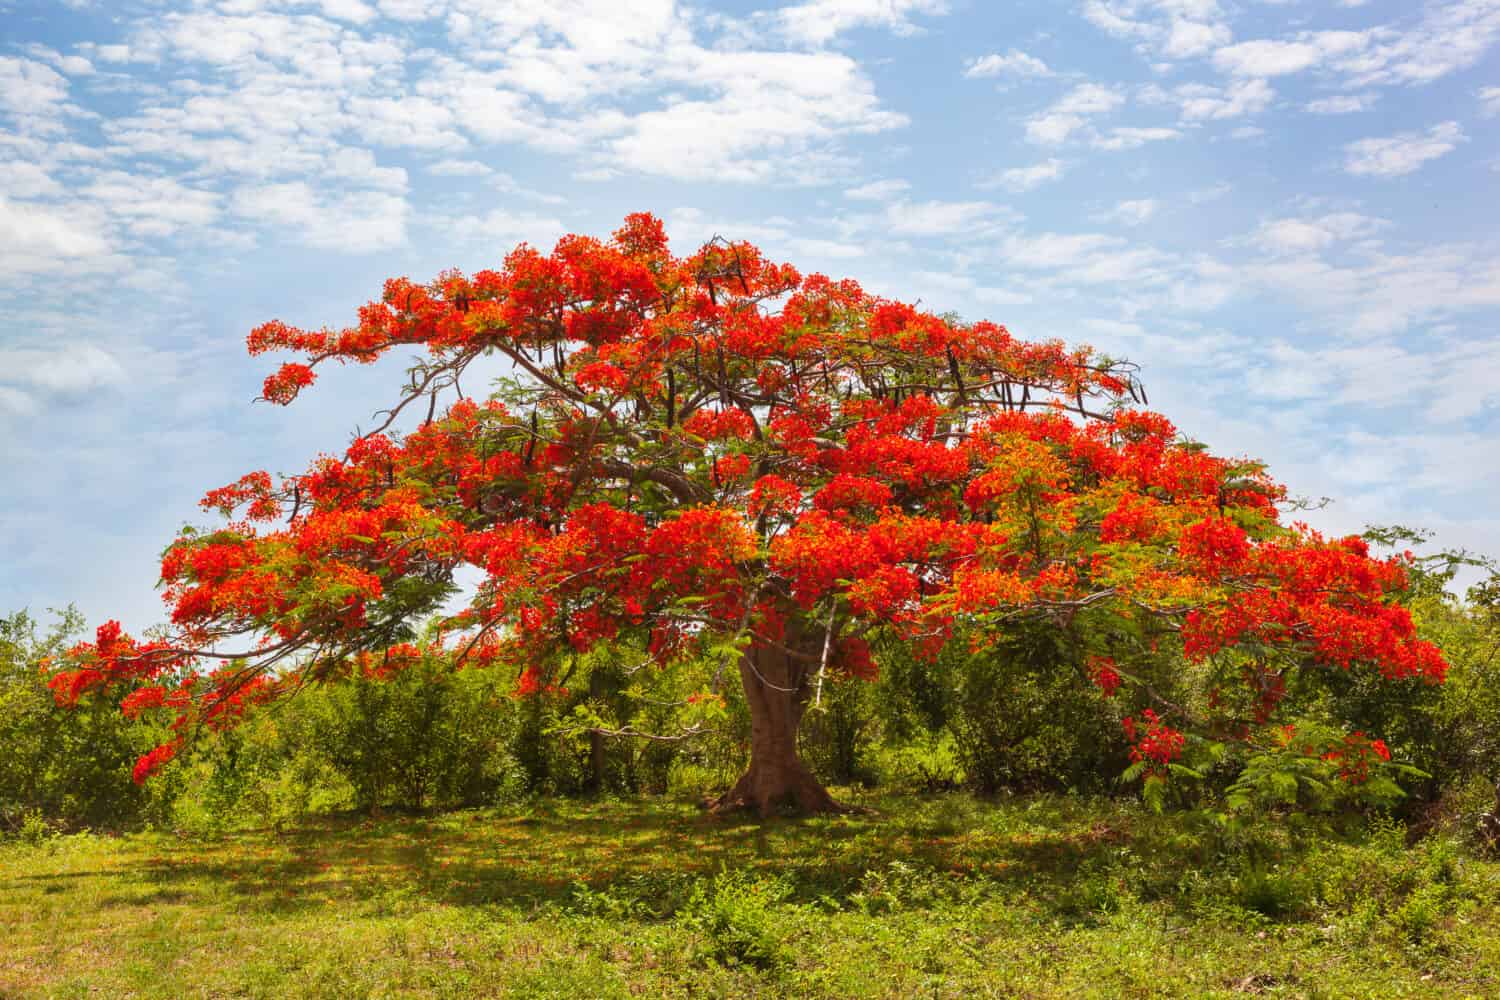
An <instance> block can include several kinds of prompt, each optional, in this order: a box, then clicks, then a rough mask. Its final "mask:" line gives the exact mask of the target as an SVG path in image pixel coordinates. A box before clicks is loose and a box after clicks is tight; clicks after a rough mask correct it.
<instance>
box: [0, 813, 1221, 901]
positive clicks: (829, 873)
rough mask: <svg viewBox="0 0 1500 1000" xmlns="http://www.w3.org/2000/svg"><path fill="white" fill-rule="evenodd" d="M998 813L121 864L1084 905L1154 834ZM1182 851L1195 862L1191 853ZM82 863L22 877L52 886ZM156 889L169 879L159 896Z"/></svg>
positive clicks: (296, 882)
mask: <svg viewBox="0 0 1500 1000" xmlns="http://www.w3.org/2000/svg"><path fill="white" fill-rule="evenodd" d="M976 817H978V819H976ZM982 818H983V817H982V816H980V815H979V814H977V813H971V814H970V815H968V816H966V817H960V818H958V819H954V818H952V817H949V818H944V817H943V816H938V817H936V818H923V817H921V816H918V817H915V818H913V817H909V816H895V817H882V816H878V815H874V814H859V813H856V814H851V815H848V816H840V817H836V818H831V819H818V820H809V821H799V820H794V819H780V818H773V819H770V820H765V821H762V820H758V819H754V818H749V817H743V816H722V817H721V816H713V815H706V814H697V815H695V814H692V813H685V812H684V811H682V810H681V809H677V808H666V807H662V806H659V805H653V804H651V803H640V802H632V803H611V802H606V803H595V804H591V805H579V804H565V805H563V806H561V807H552V806H549V805H544V806H541V807H538V808H534V809H531V810H529V811H525V812H521V813H516V814H510V815H504V814H501V815H488V814H475V813H461V814H449V815H446V816H434V817H409V816H396V817H384V818H380V819H375V820H372V819H368V818H357V817H334V818H325V819H323V820H320V821H318V822H315V823H312V824H309V825H307V826H305V827H303V828H300V829H297V830H295V831H292V832H290V833H287V834H283V835H279V836H278V835H274V834H269V833H265V832H261V833H237V834H233V835H230V836H228V837H226V838H224V839H222V840H220V841H217V842H213V843H193V842H183V843H181V844H180V845H169V846H168V847H167V848H166V849H164V850H159V851H158V852H157V856H155V857H152V858H150V859H146V860H144V861H142V862H140V863H138V864H134V865H132V866H131V867H130V868H129V869H128V870H126V871H124V872H120V873H119V875H120V876H121V877H127V878H128V884H127V885H126V886H124V887H123V891H121V892H119V893H117V894H115V897H114V898H117V900H118V902H114V903H112V904H111V905H120V906H128V905H141V904H149V903H151V902H163V903H169V902H180V901H186V900H188V899H189V898H192V899H193V900H194V901H200V900H201V901H206V902H213V901H215V900H218V901H222V902H223V903H225V904H227V905H232V906H233V907H235V908H237V909H250V910H254V911H259V912H266V913H272V914H294V913H297V912H301V911H306V910H310V909H313V908H318V909H326V908H327V907H329V906H330V905H334V906H345V907H353V908H355V910H356V911H358V912H364V913H371V914H382V913H391V912H402V911H405V910H409V909H411V908H414V907H422V906H428V905H432V904H440V905H448V906H466V907H494V908H504V909H510V910H520V911H522V912H525V913H537V914H541V913H543V912H546V911H549V910H550V911H553V912H556V911H559V910H561V911H564V912H570V913H580V914H582V913H590V914H594V915H611V914H612V915H616V916H628V917H630V918H632V919H645V920H651V919H666V918H669V917H670V916H672V915H673V914H674V913H675V912H676V911H677V910H678V909H680V908H681V906H683V905H684V904H685V903H686V901H687V900H688V898H689V897H690V896H691V894H692V891H693V889H694V887H695V886H697V885H698V884H700V883H702V882H703V881H704V880H710V879H713V878H715V877H716V876H717V875H718V873H719V872H721V871H728V872H737V873H740V874H741V876H742V877H745V878H750V879H765V880H775V881H776V882H777V883H778V884H779V886H780V887H781V888H782V889H783V890H785V892H784V895H785V897H786V899H787V900H788V901H789V902H792V903H818V904H820V905H823V906H833V907H838V908H845V907H849V906H865V905H869V904H870V901H871V900H875V901H877V902H879V903H880V905H884V906H902V907H906V908H922V907H930V906H940V905H944V904H951V903H954V902H957V901H961V900H970V901H973V900H976V899H982V898H986V897H999V898H1006V899H1020V898H1024V899H1025V900H1026V901H1027V902H1028V905H1030V906H1034V907H1040V908H1041V909H1042V910H1043V911H1044V912H1046V913H1048V914H1050V915H1051V916H1053V917H1056V918H1059V919H1063V920H1072V919H1075V918H1078V917H1080V916H1086V915H1087V914H1088V913H1089V912H1090V911H1091V910H1094V909H1098V908H1101V907H1102V908H1107V907H1109V906H1110V905H1111V900H1110V898H1109V895H1110V892H1111V891H1113V890H1111V889H1110V884H1111V883H1110V879H1112V878H1113V879H1115V881H1117V882H1118V881H1119V878H1118V877H1117V876H1118V875H1119V874H1120V873H1121V872H1122V871H1123V870H1124V866H1129V865H1131V864H1137V865H1138V864H1140V863H1141V857H1142V854H1143V852H1145V851H1146V850H1147V847H1148V846H1149V845H1144V844H1142V843H1140V842H1138V841H1137V839H1136V838H1135V837H1133V836H1132V835H1131V834H1130V833H1128V832H1127V831H1124V830H1120V829H1116V828H1113V827H1110V826H1109V825H1108V824H1104V823H1097V822H1096V823H1094V824H1093V825H1091V826H1088V827H1083V826H1081V825H1079V824H1076V823H1075V824H1072V825H1069V823H1068V822H1066V821H1065V820H1064V819H1060V818H1057V817H1053V818H1052V819H1051V820H1050V821H1049V820H1044V822H1043V824H1042V825H1041V826H1040V828H1039V827H1038V826H1035V825H1033V826H1031V827H1029V828H1027V829H1025V830H1024V831H1020V832H1012V833H1007V832H1004V831H999V832H997V831H995V830H993V829H987V828H985V827H984V826H983V824H982V822H979V820H982ZM929 819H930V821H929ZM971 821H972V822H971ZM1048 822H1056V823H1057V824H1058V825H1057V828H1055V829H1049V828H1047V823H1048ZM1158 853H1159V852H1158ZM1172 861H1175V863H1176V865H1177V868H1178V869H1179V870H1180V869H1182V868H1185V867H1187V866H1189V865H1190V864H1191V860H1190V859H1188V858H1182V857H1178V858H1175V859H1169V862H1172ZM1153 863H1155V864H1158V865H1160V864H1161V862H1160V860H1159V859H1158V860H1157V861H1155V862H1153ZM66 877H67V876H64V875H52V874H37V875H22V876H19V877H17V878H16V879H14V880H13V881H15V882H16V883H17V884H18V885H32V886H35V885H38V884H47V881H48V880H52V879H61V878H66ZM146 888H149V889H150V890H152V891H151V892H148V893H147V894H146V895H144V896H143V895H141V890H142V889H146ZM44 891H47V890H44Z"/></svg>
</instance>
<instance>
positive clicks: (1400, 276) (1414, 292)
mask: <svg viewBox="0 0 1500 1000" xmlns="http://www.w3.org/2000/svg"><path fill="white" fill-rule="evenodd" d="M1237 273H1238V274H1239V275H1240V276H1241V278H1242V279H1243V280H1245V281H1247V282H1249V283H1252V284H1254V285H1258V286H1262V287H1265V288H1268V289H1271V290H1272V291H1273V292H1274V293H1275V294H1276V295H1278V296H1280V297H1281V300H1282V301H1285V302H1287V303H1289V304H1292V305H1295V306H1296V307H1298V308H1301V309H1304V310H1308V311H1311V312H1313V313H1314V314H1316V315H1318V316H1321V317H1325V322H1326V323H1327V324H1328V325H1329V326H1330V327H1331V328H1332V329H1334V330H1336V331H1337V332H1338V333H1340V334H1341V335H1345V336H1356V337H1362V338H1371V337H1379V336H1389V335H1391V334H1393V333H1399V332H1401V331H1404V330H1406V329H1408V328H1410V327H1411V326H1412V325H1413V324H1416V323H1423V322H1432V321H1434V320H1437V319H1441V318H1444V317H1449V316H1454V315H1457V314H1461V313H1464V312H1469V311H1472V310H1479V309H1493V308H1496V307H1497V306H1500V259H1496V258H1495V257H1494V256H1493V255H1492V254H1490V253H1486V252H1484V251H1483V250H1480V249H1479V248H1476V247H1473V246H1464V245H1453V246H1443V245H1436V246H1428V247H1423V248H1421V249H1419V250H1415V251H1411V252H1406V253H1386V252H1382V251H1381V250H1378V249H1369V250H1365V251H1363V252H1361V253H1359V254H1357V255H1355V258H1354V260H1353V262H1351V263H1347V264H1335V263H1332V262H1330V261H1328V260H1327V259H1325V257H1324V256H1323V255H1321V254H1319V253H1317V252H1312V251H1310V252H1304V253H1293V254H1285V255H1281V256H1276V257H1272V258H1271V259H1269V260H1265V261H1251V262H1249V263H1246V264H1243V265H1241V267H1240V268H1239V269H1238V271H1237Z"/></svg>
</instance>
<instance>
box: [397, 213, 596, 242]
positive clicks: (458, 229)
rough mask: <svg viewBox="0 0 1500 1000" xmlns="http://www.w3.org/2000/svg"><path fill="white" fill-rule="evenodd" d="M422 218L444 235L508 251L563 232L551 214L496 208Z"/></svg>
mask: <svg viewBox="0 0 1500 1000" xmlns="http://www.w3.org/2000/svg"><path fill="white" fill-rule="evenodd" d="M425 221H426V224H428V225H431V226H434V227H436V228H438V229H440V230H441V231H442V232H443V234H444V235H445V237H451V238H453V239H456V240H458V241H460V242H464V243H470V244H479V245H483V246H487V247H489V248H491V249H492V250H494V251H495V252H497V253H503V252H506V251H509V250H510V248H511V247H513V246H515V245H516V244H518V243H530V244H531V245H532V246H534V247H544V248H545V247H550V246H552V244H554V243H556V242H557V240H558V238H559V237H561V236H562V235H563V234H564V233H565V232H567V228H566V227H565V226H564V225H563V224H562V222H561V221H559V220H558V219H556V218H554V217H551V216H545V215H535V214H532V213H530V212H510V211H506V210H505V209H498V208H497V209H494V210H492V211H489V212H486V213H484V214H483V215H472V216H471V215H464V216H454V217H434V218H432V219H429V220H425Z"/></svg>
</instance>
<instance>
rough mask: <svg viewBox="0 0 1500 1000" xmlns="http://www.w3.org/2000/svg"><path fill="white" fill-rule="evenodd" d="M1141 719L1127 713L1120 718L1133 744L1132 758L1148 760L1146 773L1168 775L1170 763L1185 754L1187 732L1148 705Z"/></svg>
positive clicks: (1131, 749)
mask: <svg viewBox="0 0 1500 1000" xmlns="http://www.w3.org/2000/svg"><path fill="white" fill-rule="evenodd" d="M1141 719H1142V720H1143V721H1142V722H1140V723H1137V722H1136V721H1135V719H1134V718H1132V717H1131V716H1128V715H1127V716H1126V717H1125V718H1123V719H1121V720H1120V725H1121V726H1122V727H1123V728H1124V729H1125V738H1126V739H1128V740H1129V741H1130V744H1131V746H1130V759H1131V760H1133V761H1136V762H1143V763H1145V765H1146V773H1147V774H1151V775H1156V776H1165V775H1166V774H1167V765H1168V764H1170V763H1171V762H1172V761H1174V760H1176V759H1177V758H1178V757H1181V756H1182V748H1183V745H1184V744H1185V743H1186V742H1187V736H1186V735H1185V734H1184V733H1182V732H1180V731H1178V730H1176V729H1173V728H1172V727H1171V726H1169V725H1167V724H1166V723H1165V722H1162V721H1161V719H1159V718H1158V717H1157V715H1156V713H1155V712H1154V711H1152V710H1151V709H1149V708H1148V709H1146V710H1145V711H1143V712H1141Z"/></svg>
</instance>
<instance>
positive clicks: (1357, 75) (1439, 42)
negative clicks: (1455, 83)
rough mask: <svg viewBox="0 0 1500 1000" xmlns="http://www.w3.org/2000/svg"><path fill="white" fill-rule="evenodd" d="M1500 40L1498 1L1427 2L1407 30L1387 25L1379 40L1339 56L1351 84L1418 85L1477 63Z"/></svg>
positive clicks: (1499, 7) (1340, 67)
mask: <svg viewBox="0 0 1500 1000" xmlns="http://www.w3.org/2000/svg"><path fill="white" fill-rule="evenodd" d="M1497 41H1500V0H1451V2H1449V3H1429V4H1427V5H1426V6H1425V7H1424V9H1423V14H1422V20H1421V21H1420V22H1419V23H1418V24H1417V25H1416V26H1415V27H1414V28H1410V29H1405V30H1403V29H1389V30H1387V31H1384V32H1382V33H1381V40H1380V41H1379V42H1377V43H1375V44H1372V45H1370V46H1369V47H1368V48H1366V49H1364V50H1362V51H1360V52H1357V53H1355V54H1353V55H1351V56H1348V57H1346V58H1344V59H1342V60H1341V61H1340V64H1339V69H1341V70H1342V71H1343V72H1345V73H1347V74H1348V75H1349V78H1350V82H1351V83H1352V84H1353V85H1354V86H1367V85H1370V84H1420V83H1430V82H1431V81H1433V80H1436V79H1439V78H1441V77H1444V76H1447V75H1448V74H1450V73H1454V72H1457V71H1458V70H1461V69H1467V68H1468V67H1470V66H1473V65H1474V64H1475V63H1477V62H1478V61H1479V60H1480V59H1481V58H1482V57H1483V56H1484V54H1485V53H1486V52H1487V51H1489V49H1490V48H1491V47H1492V46H1493V45H1494V44H1495V43H1496V42H1497Z"/></svg>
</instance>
